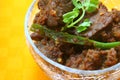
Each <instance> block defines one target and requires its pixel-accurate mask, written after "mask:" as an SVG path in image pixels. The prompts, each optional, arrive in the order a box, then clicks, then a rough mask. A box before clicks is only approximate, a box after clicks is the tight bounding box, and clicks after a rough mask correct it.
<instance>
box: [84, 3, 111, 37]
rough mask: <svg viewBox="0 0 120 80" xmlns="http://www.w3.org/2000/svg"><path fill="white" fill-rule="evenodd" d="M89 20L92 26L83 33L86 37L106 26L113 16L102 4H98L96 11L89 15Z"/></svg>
mask: <svg viewBox="0 0 120 80" xmlns="http://www.w3.org/2000/svg"><path fill="white" fill-rule="evenodd" d="M90 21H91V22H92V26H90V27H89V29H88V30H87V31H86V32H84V33H83V35H84V36H86V37H92V36H93V35H94V34H95V33H97V32H98V31H100V30H102V29H104V28H105V27H107V26H108V25H109V24H110V23H111V22H112V21H113V16H112V13H111V12H108V10H107V8H106V7H105V6H104V5H102V4H100V7H99V9H98V12H97V13H96V14H94V15H93V16H91V17H90Z"/></svg>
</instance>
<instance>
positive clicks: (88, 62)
mask: <svg viewBox="0 0 120 80" xmlns="http://www.w3.org/2000/svg"><path fill="white" fill-rule="evenodd" d="M116 63H118V59H117V52H116V50H115V49H110V50H93V49H89V50H84V51H83V52H82V53H81V54H76V55H75V54H74V55H71V56H70V57H69V59H68V60H67V62H66V66H69V67H72V68H79V69H82V70H97V69H102V68H106V67H110V66H112V65H114V64H116Z"/></svg>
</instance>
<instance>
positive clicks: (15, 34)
mask: <svg viewBox="0 0 120 80" xmlns="http://www.w3.org/2000/svg"><path fill="white" fill-rule="evenodd" d="M102 1H106V2H104V3H105V4H106V5H107V6H108V7H109V8H111V7H113V6H117V7H119V8H120V0H102ZM108 1H112V2H110V3H111V4H108V3H107V2H108ZM31 2H32V0H1V1H0V80H49V79H48V78H47V76H46V75H45V74H44V72H43V71H42V70H41V69H40V68H39V67H38V65H37V64H36V62H35V61H34V59H33V57H32V56H31V54H30V52H29V50H28V47H27V45H26V41H25V36H24V18H25V14H26V11H27V9H28V7H29V5H30V4H31Z"/></svg>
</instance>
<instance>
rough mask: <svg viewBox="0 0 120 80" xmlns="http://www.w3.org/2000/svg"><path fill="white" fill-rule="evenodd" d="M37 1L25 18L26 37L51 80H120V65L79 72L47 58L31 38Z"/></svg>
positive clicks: (35, 0)
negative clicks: (30, 28) (30, 29)
mask: <svg viewBox="0 0 120 80" xmlns="http://www.w3.org/2000/svg"><path fill="white" fill-rule="evenodd" d="M37 1H38V0H34V1H33V3H32V4H31V6H30V8H29V9H28V12H27V14H26V18H25V36H26V40H27V44H28V47H29V49H30V52H31V54H32V55H33V57H34V59H35V61H36V62H37V63H38V65H39V67H40V68H42V69H43V70H44V72H46V74H47V75H48V76H49V77H50V78H51V80H117V79H120V76H119V75H120V63H118V64H116V65H114V66H112V67H109V68H105V69H102V70H93V71H91V70H79V69H74V68H70V67H66V66H64V65H61V64H59V63H57V62H54V61H53V60H51V59H50V58H48V57H46V56H45V55H44V54H43V53H42V52H41V51H40V50H39V49H38V48H37V47H36V46H35V44H34V41H33V40H32V39H31V37H30V31H29V26H31V24H32V22H33V19H34V17H35V14H36V13H37V12H38V8H37Z"/></svg>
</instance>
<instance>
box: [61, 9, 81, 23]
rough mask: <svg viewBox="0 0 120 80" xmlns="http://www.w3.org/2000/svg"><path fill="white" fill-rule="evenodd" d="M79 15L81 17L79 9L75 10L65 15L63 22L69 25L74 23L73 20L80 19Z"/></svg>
mask: <svg viewBox="0 0 120 80" xmlns="http://www.w3.org/2000/svg"><path fill="white" fill-rule="evenodd" d="M78 15H79V10H78V9H77V8H74V9H73V11H71V12H68V13H66V14H64V15H63V22H64V23H67V24H69V23H71V22H73V20H74V19H75V18H76V17H78Z"/></svg>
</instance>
